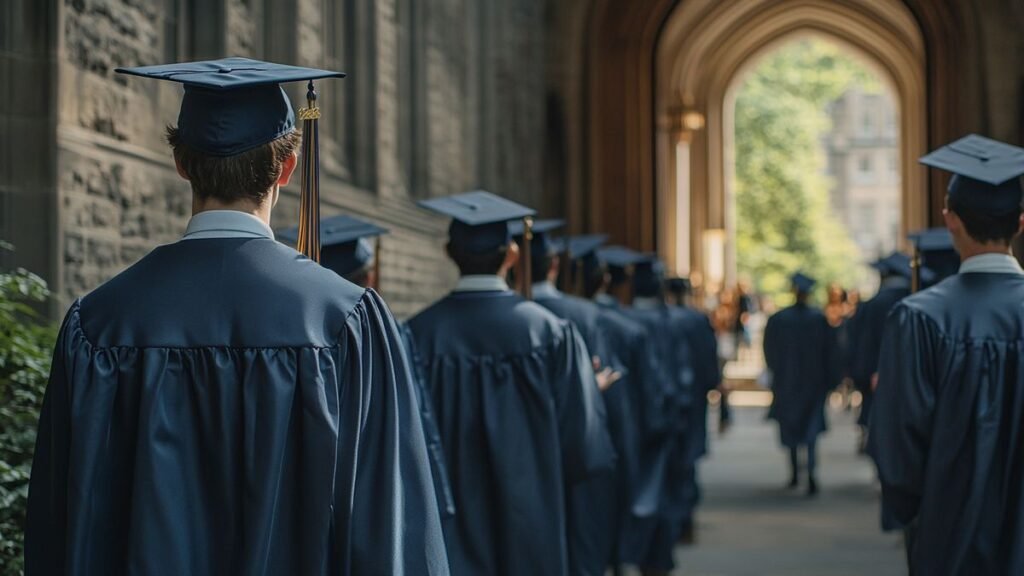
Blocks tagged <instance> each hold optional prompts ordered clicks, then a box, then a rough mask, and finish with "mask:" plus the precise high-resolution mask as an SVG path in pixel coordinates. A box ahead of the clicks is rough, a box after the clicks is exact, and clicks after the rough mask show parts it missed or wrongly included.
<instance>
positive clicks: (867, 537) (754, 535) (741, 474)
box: [674, 408, 906, 576]
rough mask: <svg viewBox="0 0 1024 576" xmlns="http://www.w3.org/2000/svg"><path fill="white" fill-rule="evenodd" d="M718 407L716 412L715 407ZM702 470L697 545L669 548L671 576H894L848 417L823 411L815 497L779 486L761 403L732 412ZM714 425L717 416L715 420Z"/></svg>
mask: <svg viewBox="0 0 1024 576" xmlns="http://www.w3.org/2000/svg"><path fill="white" fill-rule="evenodd" d="M716 412H717V411H716ZM734 412H735V421H736V423H735V425H734V427H733V428H732V429H731V430H730V431H729V433H728V434H727V435H726V436H725V437H719V436H718V435H717V434H715V435H714V437H713V439H712V445H711V450H712V453H711V455H710V456H709V457H708V458H707V459H706V460H705V461H704V463H703V465H702V467H701V471H700V473H701V478H702V481H703V485H704V487H705V498H704V503H703V505H702V507H701V509H700V511H699V512H698V533H697V539H698V541H697V543H696V545H694V546H690V547H685V548H680V549H679V550H678V551H677V564H678V566H679V569H677V570H676V572H675V573H674V574H677V575H679V576H861V575H868V576H902V575H904V574H906V568H905V567H904V560H903V547H902V542H901V539H900V538H899V536H896V535H893V534H884V533H882V532H881V531H879V529H878V499H879V498H878V491H877V488H876V487H875V480H874V469H873V466H872V465H871V463H870V461H868V460H867V459H865V458H863V457H858V456H856V454H855V450H854V446H855V443H856V430H855V426H854V423H853V415H852V414H849V413H842V412H839V413H835V412H833V413H830V414H829V417H830V418H829V419H830V427H831V430H830V432H829V433H828V434H826V435H825V436H824V437H823V438H822V441H821V442H819V452H820V455H819V465H818V466H819V485H820V487H821V494H820V495H819V496H818V498H816V499H808V498H806V497H805V496H804V492H803V491H802V490H801V491H798V492H791V491H788V490H785V489H784V488H783V485H784V484H785V483H786V481H787V480H788V477H789V472H788V464H787V457H786V454H785V453H784V452H783V451H782V449H781V448H779V446H778V443H777V432H776V428H775V426H774V423H771V422H765V421H764V419H763V417H764V413H765V409H764V408H737V409H734ZM715 424H717V422H716V423H715Z"/></svg>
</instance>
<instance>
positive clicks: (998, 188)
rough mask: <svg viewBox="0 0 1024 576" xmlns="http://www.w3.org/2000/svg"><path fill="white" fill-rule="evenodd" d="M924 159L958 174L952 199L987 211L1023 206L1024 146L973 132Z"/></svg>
mask: <svg viewBox="0 0 1024 576" xmlns="http://www.w3.org/2000/svg"><path fill="white" fill-rule="evenodd" d="M921 163H922V164H925V165H927V166H931V167H933V168H939V169H942V170H946V171H947V172H952V173H953V174H954V176H953V178H952V180H950V182H949V189H948V193H949V199H950V202H951V203H953V204H956V205H958V206H965V207H969V208H971V209H973V210H976V211H978V212H981V213H984V214H996V215H999V214H1007V213H1010V212H1014V211H1015V210H1019V209H1020V202H1021V184H1020V176H1021V174H1024V148H1018V147H1017V146H1011V145H1009V144H1004V143H1002V142H999V141H996V140H992V139H990V138H985V137H984V136H978V135H977V134H971V135H969V136H965V137H963V138H961V139H959V140H957V141H956V142H953V143H952V144H948V145H946V146H943V147H942V148H939V149H938V150H936V151H934V152H932V153H931V154H928V155H927V156H924V157H923V158H921Z"/></svg>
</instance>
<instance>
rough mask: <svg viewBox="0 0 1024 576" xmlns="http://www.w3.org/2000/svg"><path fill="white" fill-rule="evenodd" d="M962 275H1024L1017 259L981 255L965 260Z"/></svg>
mask: <svg viewBox="0 0 1024 576" xmlns="http://www.w3.org/2000/svg"><path fill="white" fill-rule="evenodd" d="M960 273H961V274H979V273H988V274H1017V275H1024V270H1022V269H1021V267H1020V263H1019V262H1017V259H1016V258H1014V257H1013V256H1010V255H1009V254H979V255H977V256H971V257H970V258H968V259H967V260H964V262H963V264H961V265H960Z"/></svg>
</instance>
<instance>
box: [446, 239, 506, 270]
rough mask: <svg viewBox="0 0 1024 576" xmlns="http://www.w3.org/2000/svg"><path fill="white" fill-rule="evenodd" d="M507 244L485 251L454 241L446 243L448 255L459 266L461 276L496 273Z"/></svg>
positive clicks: (502, 262) (502, 260)
mask: <svg viewBox="0 0 1024 576" xmlns="http://www.w3.org/2000/svg"><path fill="white" fill-rule="evenodd" d="M508 249H509V246H508V245H504V246H500V247H498V248H493V249H489V250H485V251H475V250H469V249H467V248H466V247H464V246H461V245H459V244H456V243H449V244H448V256H449V257H450V258H451V259H452V261H453V262H455V265H456V266H457V267H458V268H459V274H460V275H462V276H480V275H487V276H490V275H494V274H497V273H498V272H499V271H500V270H501V267H502V265H503V264H504V263H505V258H506V257H507V256H508Z"/></svg>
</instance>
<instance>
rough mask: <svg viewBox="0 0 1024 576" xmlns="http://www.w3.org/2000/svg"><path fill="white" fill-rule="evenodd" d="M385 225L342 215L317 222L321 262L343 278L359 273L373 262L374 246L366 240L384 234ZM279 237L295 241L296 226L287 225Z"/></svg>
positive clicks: (296, 234) (297, 232) (296, 235)
mask: <svg viewBox="0 0 1024 576" xmlns="http://www.w3.org/2000/svg"><path fill="white" fill-rule="evenodd" d="M387 233H388V231H387V229H386V228H381V227H380V226H377V225H376V224H373V223H370V222H367V221H365V220H360V219H358V218H354V217H352V216H348V215H345V214H339V215H337V216H331V217H330V218H324V219H322V220H321V221H320V244H321V253H320V264H321V265H323V267H324V268H329V269H331V270H333V271H334V272H335V273H336V274H338V275H339V276H342V277H347V276H349V275H350V274H353V273H355V272H358V271H360V270H362V269H364V268H366V266H367V265H369V264H370V263H371V262H373V257H374V249H373V246H371V245H370V243H369V242H368V241H367V240H366V239H367V238H373V237H375V236H380V235H382V234H387ZM278 237H279V238H281V239H284V240H287V241H289V242H292V243H295V242H296V241H297V240H298V237H299V229H298V228H289V229H287V230H282V231H281V232H279V233H278Z"/></svg>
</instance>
